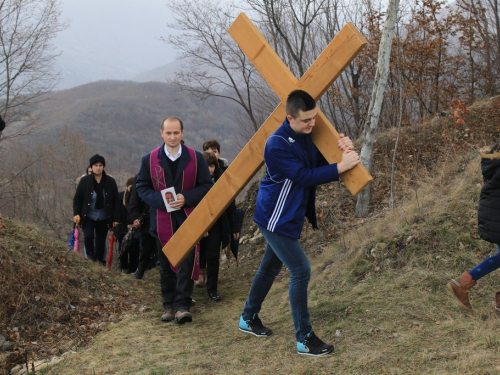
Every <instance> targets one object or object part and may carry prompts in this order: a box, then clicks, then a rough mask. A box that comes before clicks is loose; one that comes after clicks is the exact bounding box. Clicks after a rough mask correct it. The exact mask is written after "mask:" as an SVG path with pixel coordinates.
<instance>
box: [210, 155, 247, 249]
mask: <svg viewBox="0 0 500 375" xmlns="http://www.w3.org/2000/svg"><path fill="white" fill-rule="evenodd" d="M226 169H227V165H226V166H224V167H222V168H219V169H218V171H217V172H215V173H216V174H215V176H214V177H215V178H214V180H215V182H217V181H218V180H219V178H220V177H221V176H222V174H223V173H224V171H225V170H226ZM208 231H209V232H216V231H220V234H221V242H222V248H225V247H226V246H227V245H229V243H230V242H231V238H232V234H233V233H238V232H239V228H238V214H237V212H236V203H235V202H234V200H233V201H232V202H231V204H230V205H229V206H228V208H227V209H226V211H224V212H223V213H222V215H221V216H220V218H219V219H218V220H217V221H216V222H215V223H214V225H213V226H212V227H211V228H210V229H209V230H208Z"/></svg>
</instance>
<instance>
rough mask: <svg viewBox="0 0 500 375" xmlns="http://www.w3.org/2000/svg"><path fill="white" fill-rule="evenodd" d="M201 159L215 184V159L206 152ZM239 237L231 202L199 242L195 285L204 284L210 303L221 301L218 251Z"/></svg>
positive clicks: (219, 169)
mask: <svg viewBox="0 0 500 375" xmlns="http://www.w3.org/2000/svg"><path fill="white" fill-rule="evenodd" d="M203 157H204V158H205V161H206V162H207V164H208V168H209V169H210V174H211V176H212V182H213V183H215V182H217V180H218V179H219V178H220V177H221V175H222V173H223V171H222V170H221V168H220V167H219V162H218V160H217V157H216V156H214V154H213V153H212V152H208V151H204V152H203ZM239 235H240V234H239V229H238V216H237V214H236V204H235V203H234V201H232V202H231V204H230V205H229V207H228V208H227V209H226V211H225V212H224V213H223V214H222V215H221V217H220V218H219V219H218V220H217V221H216V222H215V223H214V224H213V225H212V227H211V228H210V229H209V230H208V236H206V237H203V238H202V239H201V241H200V278H199V279H198V281H197V282H196V283H195V285H196V286H205V284H206V286H207V292H208V297H209V298H210V299H211V300H212V301H216V302H217V301H220V300H221V297H220V296H219V294H218V293H217V284H218V280H219V266H220V250H221V248H225V247H226V246H227V245H228V244H229V242H230V241H231V238H234V239H235V240H237V239H238V238H239ZM200 279H201V280H200Z"/></svg>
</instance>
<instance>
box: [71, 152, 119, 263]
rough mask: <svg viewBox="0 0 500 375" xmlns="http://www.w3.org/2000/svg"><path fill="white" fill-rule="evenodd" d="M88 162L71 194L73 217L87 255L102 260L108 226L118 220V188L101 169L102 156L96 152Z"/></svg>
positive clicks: (95, 259) (116, 222) (113, 224)
mask: <svg viewBox="0 0 500 375" xmlns="http://www.w3.org/2000/svg"><path fill="white" fill-rule="evenodd" d="M89 164H90V166H91V167H92V174H91V175H88V176H84V177H82V179H81V180H80V182H79V183H78V186H77V188H76V193H75V196H74V197H73V215H74V218H73V221H74V222H75V223H79V224H80V225H81V227H82V228H83V233H84V236H85V249H86V251H87V256H88V258H89V259H92V260H94V261H96V262H100V263H102V264H105V261H104V250H105V247H106V235H107V232H108V229H109V228H111V227H116V226H117V225H118V222H119V220H120V206H119V205H120V201H119V196H118V188H117V186H116V182H115V180H114V178H112V177H110V176H108V175H106V172H104V167H105V165H106V161H105V160H104V157H102V156H101V155H98V154H96V155H94V156H92V157H91V158H90V163H89Z"/></svg>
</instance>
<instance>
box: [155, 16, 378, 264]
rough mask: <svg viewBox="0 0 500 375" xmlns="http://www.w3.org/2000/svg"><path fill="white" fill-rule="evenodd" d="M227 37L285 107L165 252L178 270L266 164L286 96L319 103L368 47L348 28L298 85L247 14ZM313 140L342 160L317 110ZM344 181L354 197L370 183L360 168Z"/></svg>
mask: <svg viewBox="0 0 500 375" xmlns="http://www.w3.org/2000/svg"><path fill="white" fill-rule="evenodd" d="M229 34H231V36H232V37H233V39H234V40H235V41H236V42H237V43H238V45H239V46H240V48H241V49H242V50H243V52H244V53H245V55H247V57H248V58H249V60H250V61H251V62H252V63H253V65H254V66H255V67H256V68H257V70H258V71H259V72H260V74H261V75H262V77H263V78H264V79H265V80H266V81H267V83H268V84H269V86H270V87H271V88H272V89H273V91H274V92H275V93H276V95H277V96H278V98H279V99H280V101H281V104H280V105H278V107H276V109H275V110H274V112H273V113H272V114H271V115H270V116H269V118H268V119H267V120H266V121H265V122H264V124H263V125H262V126H261V127H260V128H259V130H258V131H257V133H255V135H254V136H253V137H252V139H251V140H250V141H249V142H248V144H247V145H246V146H245V147H244V148H243V150H241V152H240V153H239V154H238V156H237V157H236V159H234V161H233V162H232V163H231V164H230V165H229V168H228V169H227V170H226V171H225V172H224V174H223V175H222V176H221V178H219V180H218V181H217V183H216V184H215V185H214V186H213V187H212V189H210V191H209V192H208V193H207V195H206V196H205V198H204V199H203V200H202V201H201V202H200V203H199V204H198V206H197V207H196V208H195V209H194V211H193V212H192V213H191V215H189V217H188V218H187V219H186V221H185V222H184V223H183V224H182V225H181V226H180V228H179V229H178V230H177V231H176V232H175V234H174V235H173V236H172V238H171V239H170V241H168V243H167V244H166V245H165V246H164V247H163V252H164V253H165V255H166V256H167V258H168V259H169V260H170V262H171V263H172V264H173V265H174V266H177V265H179V264H180V262H182V260H183V259H184V258H185V257H186V256H187V254H188V253H189V251H190V250H191V249H192V248H193V247H194V245H195V244H196V243H197V242H198V241H200V239H201V238H202V237H203V235H204V234H205V233H206V232H207V231H208V229H209V228H210V227H211V226H212V224H213V223H214V222H215V221H216V220H217V219H218V218H219V217H220V215H221V214H222V213H223V212H224V211H225V210H226V209H227V207H228V206H229V204H230V203H231V201H233V200H234V199H235V198H236V196H237V195H238V194H239V193H240V192H241V190H242V189H243V188H244V187H245V185H246V184H247V183H248V182H249V181H250V180H251V178H252V177H253V176H254V175H255V173H257V171H258V170H259V169H260V167H261V166H262V164H263V163H264V146H265V144H266V140H267V138H269V136H270V135H271V134H272V133H273V132H274V131H275V130H276V129H277V128H278V127H279V126H280V125H281V124H282V123H283V120H284V118H285V116H286V112H285V103H286V99H287V96H288V94H289V93H290V92H291V91H293V90H295V89H301V90H304V91H306V92H308V93H309V94H310V95H311V96H312V97H313V98H314V99H315V100H316V101H317V100H319V99H320V98H321V96H322V95H323V93H324V92H325V91H326V90H327V89H328V87H330V85H331V84H332V82H333V81H334V80H335V79H336V78H337V77H338V76H339V75H340V74H341V73H342V71H343V70H344V69H345V68H346V67H347V66H348V64H349V63H350V62H351V61H352V60H353V59H354V58H355V57H356V56H357V54H358V53H359V52H360V51H361V49H362V48H363V47H364V46H365V45H366V39H365V38H364V37H363V36H362V35H361V33H360V32H359V31H358V30H357V29H356V27H355V26H354V25H353V24H352V23H348V24H347V25H346V26H344V28H342V30H341V31H340V32H339V33H338V34H337V35H336V36H335V38H334V39H333V40H332V41H331V42H330V44H329V45H328V46H327V47H326V48H325V50H324V51H323V52H322V53H321V55H320V56H319V57H318V58H317V59H316V61H315V62H314V63H313V65H312V66H311V67H310V68H309V69H308V70H307V72H306V73H305V74H304V75H303V76H302V77H301V78H300V79H299V80H298V79H297V78H296V77H295V76H294V75H293V74H292V73H291V72H290V70H289V69H288V68H287V66H286V65H285V64H284V63H283V61H281V59H280V58H279V56H278V55H277V54H276V52H275V51H274V50H273V49H272V47H271V46H270V45H269V44H268V43H267V41H266V40H265V39H264V37H263V36H262V35H261V34H260V32H259V31H258V30H257V28H256V27H255V26H254V25H253V23H252V22H251V21H250V19H249V18H248V17H247V16H246V15H245V14H244V13H242V14H240V15H239V16H238V18H236V20H235V21H234V23H233V24H232V25H231V27H230V28H229ZM312 138H313V141H314V144H315V145H316V147H317V148H318V150H319V151H320V152H321V153H322V154H323V156H324V157H325V159H326V160H327V161H328V162H329V163H336V162H339V161H341V160H342V151H341V150H339V148H338V147H337V141H338V140H339V138H340V136H339V134H338V132H337V131H336V130H335V128H334V127H333V126H332V125H331V124H330V122H329V121H328V119H327V118H326V116H325V115H324V114H323V113H322V112H321V110H319V109H318V116H317V117H316V125H315V126H314V128H313V132H312ZM340 178H341V180H342V182H343V183H344V185H345V186H346V187H347V188H348V189H349V191H350V192H351V193H352V194H353V195H357V194H358V193H359V192H360V191H361V190H363V189H364V188H365V187H366V185H368V184H369V183H370V181H371V180H372V177H371V176H370V174H369V173H368V171H367V170H366V168H365V167H364V166H363V165H361V164H358V165H357V166H356V167H355V168H353V169H351V170H349V171H346V172H344V173H342V174H341V175H340Z"/></svg>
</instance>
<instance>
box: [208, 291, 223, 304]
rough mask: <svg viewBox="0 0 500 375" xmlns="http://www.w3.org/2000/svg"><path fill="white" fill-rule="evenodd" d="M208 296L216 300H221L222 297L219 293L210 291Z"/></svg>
mask: <svg viewBox="0 0 500 375" xmlns="http://www.w3.org/2000/svg"><path fill="white" fill-rule="evenodd" d="M208 298H210V299H211V300H212V301H215V302H219V301H220V300H221V299H222V298H220V296H219V295H218V294H217V293H208Z"/></svg>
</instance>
